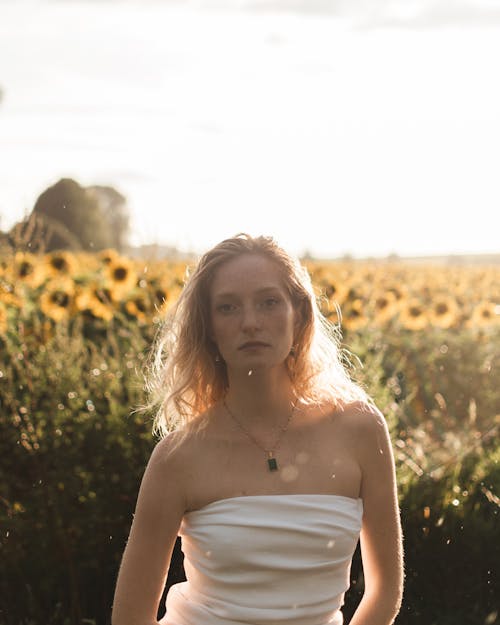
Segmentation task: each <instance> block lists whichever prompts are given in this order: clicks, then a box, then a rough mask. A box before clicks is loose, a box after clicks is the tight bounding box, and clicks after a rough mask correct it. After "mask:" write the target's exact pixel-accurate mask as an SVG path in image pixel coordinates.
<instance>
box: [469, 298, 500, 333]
mask: <svg viewBox="0 0 500 625" xmlns="http://www.w3.org/2000/svg"><path fill="white" fill-rule="evenodd" d="M499 323H500V305H499V304H495V303H494V302H481V303H479V304H477V305H476V306H475V307H474V309H473V311H472V315H471V316H470V318H469V320H468V322H467V324H466V325H467V327H469V328H478V327H484V326H489V325H494V324H495V325H496V324H499Z"/></svg>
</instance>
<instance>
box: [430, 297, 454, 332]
mask: <svg viewBox="0 0 500 625" xmlns="http://www.w3.org/2000/svg"><path fill="white" fill-rule="evenodd" d="M458 312H459V310H458V305H457V301H456V300H455V299H453V298H451V297H445V296H439V297H437V298H436V299H435V300H434V302H433V303H432V305H431V307H430V310H429V318H430V322H431V324H432V325H433V326H437V327H438V328H451V326H453V325H455V323H456V322H457V320H458Z"/></svg>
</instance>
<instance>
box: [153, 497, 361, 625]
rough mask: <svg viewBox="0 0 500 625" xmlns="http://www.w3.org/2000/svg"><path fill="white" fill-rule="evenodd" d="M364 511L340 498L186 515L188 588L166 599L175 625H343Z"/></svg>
mask: <svg viewBox="0 0 500 625" xmlns="http://www.w3.org/2000/svg"><path fill="white" fill-rule="evenodd" d="M362 516H363V504H362V500H361V499H352V498H350V497H343V496H340V495H309V494H307V495H252V496H242V497H231V498H228V499H221V500H218V501H214V502H213V503H210V504H208V505H206V506H204V507H203V508H201V509H200V510H194V511H193V512H189V513H187V514H186V515H185V516H184V518H183V520H182V524H181V527H180V530H179V535H180V536H181V539H182V551H183V552H184V569H185V573H186V578H187V580H188V581H186V582H181V583H179V584H175V585H173V586H172V587H171V588H170V590H169V592H168V595H167V600H166V609H167V611H166V614H165V617H164V618H163V619H162V621H160V622H161V623H168V624H169V625H271V624H276V623H287V624H288V625H326V624H330V625H341V623H342V620H343V619H342V613H341V611H340V607H341V606H342V604H343V600H344V593H345V591H346V590H347V589H348V587H349V572H350V568H351V561H352V556H353V553H354V550H355V548H356V545H357V542H358V539H359V533H360V530H361V521H362Z"/></svg>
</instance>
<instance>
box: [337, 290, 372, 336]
mask: <svg viewBox="0 0 500 625" xmlns="http://www.w3.org/2000/svg"><path fill="white" fill-rule="evenodd" d="M364 307H365V305H364V302H363V300H361V299H359V298H356V299H353V300H352V301H350V302H348V304H347V305H346V306H345V308H344V309H343V310H342V326H343V327H344V328H346V329H347V330H357V329H358V328H362V327H364V326H365V325H366V324H367V323H368V318H367V316H366V315H365V311H364Z"/></svg>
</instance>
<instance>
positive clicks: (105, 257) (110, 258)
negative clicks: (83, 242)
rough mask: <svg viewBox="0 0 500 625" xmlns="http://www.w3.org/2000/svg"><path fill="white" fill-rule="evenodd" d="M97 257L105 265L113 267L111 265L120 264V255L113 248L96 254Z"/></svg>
mask: <svg viewBox="0 0 500 625" xmlns="http://www.w3.org/2000/svg"><path fill="white" fill-rule="evenodd" d="M96 256H97V258H98V260H100V261H101V263H103V264H104V265H111V263H114V262H118V261H119V260H120V254H119V253H118V252H117V251H116V250H115V249H114V248H113V247H110V248H108V249H106V250H101V251H100V252H98V253H97V254H96Z"/></svg>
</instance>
